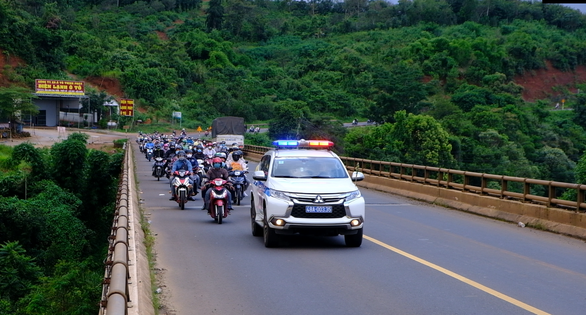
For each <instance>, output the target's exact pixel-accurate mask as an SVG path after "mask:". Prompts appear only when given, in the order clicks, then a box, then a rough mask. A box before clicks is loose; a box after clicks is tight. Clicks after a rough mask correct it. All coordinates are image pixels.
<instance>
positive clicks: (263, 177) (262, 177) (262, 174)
mask: <svg viewBox="0 0 586 315" xmlns="http://www.w3.org/2000/svg"><path fill="white" fill-rule="evenodd" d="M252 178H253V179H254V180H260V181H266V180H267V176H266V175H265V172H264V171H254V173H252Z"/></svg>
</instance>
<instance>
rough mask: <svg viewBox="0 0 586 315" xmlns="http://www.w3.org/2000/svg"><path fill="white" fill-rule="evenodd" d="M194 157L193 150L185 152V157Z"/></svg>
mask: <svg viewBox="0 0 586 315" xmlns="http://www.w3.org/2000/svg"><path fill="white" fill-rule="evenodd" d="M192 156H193V150H190V149H187V150H185V157H187V158H190V157H192Z"/></svg>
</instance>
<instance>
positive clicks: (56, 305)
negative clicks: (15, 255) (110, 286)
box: [19, 260, 103, 315]
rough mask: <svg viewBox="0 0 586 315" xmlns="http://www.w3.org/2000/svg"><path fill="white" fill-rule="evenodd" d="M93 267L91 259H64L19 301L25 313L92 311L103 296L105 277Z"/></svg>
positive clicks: (77, 314) (70, 314) (67, 314)
mask: <svg viewBox="0 0 586 315" xmlns="http://www.w3.org/2000/svg"><path fill="white" fill-rule="evenodd" d="M92 269H93V266H92V264H91V263H90V262H89V261H88V260H85V261H83V262H81V263H79V262H76V261H65V260H61V261H59V262H58V263H57V265H56V266H55V272H54V273H53V275H52V276H50V277H42V278H41V283H40V284H38V285H36V286H35V287H34V289H33V290H32V292H31V293H30V294H29V295H27V296H26V297H25V298H24V299H23V300H22V301H21V302H20V303H19V304H20V305H22V309H24V310H25V311H26V314H63V315H84V314H91V313H92V312H94V311H95V310H96V304H97V303H98V302H99V300H100V294H101V280H103V275H101V274H100V273H99V272H97V271H94V270H92Z"/></svg>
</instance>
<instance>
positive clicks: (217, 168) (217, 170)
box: [201, 157, 232, 210]
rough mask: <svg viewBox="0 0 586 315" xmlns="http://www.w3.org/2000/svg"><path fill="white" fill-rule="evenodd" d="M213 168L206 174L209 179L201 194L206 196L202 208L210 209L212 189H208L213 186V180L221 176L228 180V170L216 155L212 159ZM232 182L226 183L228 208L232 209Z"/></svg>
mask: <svg viewBox="0 0 586 315" xmlns="http://www.w3.org/2000/svg"><path fill="white" fill-rule="evenodd" d="M212 166H213V167H212V168H210V170H209V171H208V172H207V174H206V176H207V178H208V179H209V181H208V182H207V183H206V184H205V185H204V187H202V189H201V194H202V196H204V204H203V207H202V208H201V210H209V203H210V194H211V192H212V191H211V190H210V189H208V188H209V187H210V186H211V182H212V181H213V180H214V179H216V178H221V179H223V180H226V181H227V180H228V171H227V170H226V169H225V168H222V160H221V159H220V158H218V157H215V158H214V159H213V160H212ZM230 188H231V187H230V182H228V184H227V185H226V190H227V193H228V197H227V200H226V203H227V206H228V210H232V193H231V192H230V190H231V189H230Z"/></svg>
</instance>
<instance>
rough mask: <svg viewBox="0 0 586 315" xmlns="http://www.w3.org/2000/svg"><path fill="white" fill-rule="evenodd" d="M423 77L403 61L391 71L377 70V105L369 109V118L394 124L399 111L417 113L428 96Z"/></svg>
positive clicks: (372, 105)
mask: <svg viewBox="0 0 586 315" xmlns="http://www.w3.org/2000/svg"><path fill="white" fill-rule="evenodd" d="M422 77H423V74H422V73H421V70H419V69H418V68H416V67H414V66H411V65H409V64H408V63H406V62H403V61H402V62H399V63H398V64H395V65H393V66H392V67H391V69H390V71H386V70H383V69H380V70H377V73H376V75H375V79H374V86H375V87H376V88H377V89H378V91H377V92H376V93H377V94H375V96H374V100H375V101H376V103H374V104H371V105H370V107H369V108H368V110H367V115H368V117H373V118H374V120H375V121H378V122H385V121H387V122H392V121H393V120H394V118H393V116H394V114H395V112H397V111H400V110H406V111H407V112H410V113H415V112H417V110H418V109H419V105H420V102H421V101H422V100H424V99H425V97H426V96H427V88H426V86H425V85H424V84H423V83H421V78H422Z"/></svg>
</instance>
